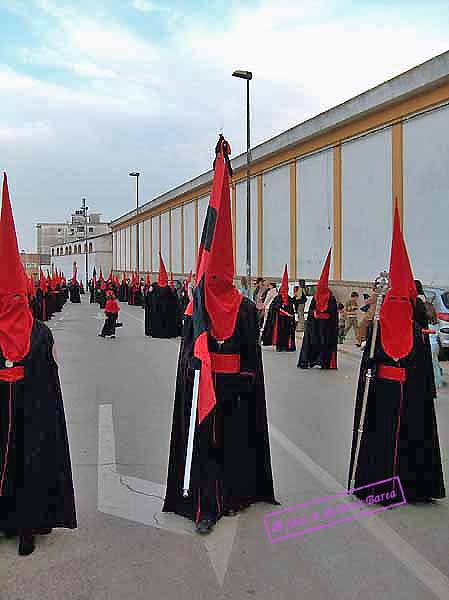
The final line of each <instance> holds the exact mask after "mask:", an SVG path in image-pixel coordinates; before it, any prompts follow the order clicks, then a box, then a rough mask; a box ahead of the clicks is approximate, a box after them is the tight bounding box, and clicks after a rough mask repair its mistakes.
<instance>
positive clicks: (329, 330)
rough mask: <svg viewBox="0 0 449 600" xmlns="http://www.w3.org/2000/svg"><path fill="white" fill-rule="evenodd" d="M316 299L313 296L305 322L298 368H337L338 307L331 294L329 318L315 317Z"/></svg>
mask: <svg viewBox="0 0 449 600" xmlns="http://www.w3.org/2000/svg"><path fill="white" fill-rule="evenodd" d="M315 309H316V301H315V298H313V300H312V302H311V303H310V307H309V314H308V316H307V321H306V324H305V331H304V338H303V341H302V347H301V352H300V354H299V359H298V367H299V368H300V369H308V368H309V367H314V366H316V365H319V366H320V367H321V368H322V369H336V368H337V342H338V308H337V301H336V300H335V297H334V296H333V295H332V296H331V297H330V299H329V304H328V307H327V312H328V313H329V314H330V318H329V319H316V318H315V316H314V311H315Z"/></svg>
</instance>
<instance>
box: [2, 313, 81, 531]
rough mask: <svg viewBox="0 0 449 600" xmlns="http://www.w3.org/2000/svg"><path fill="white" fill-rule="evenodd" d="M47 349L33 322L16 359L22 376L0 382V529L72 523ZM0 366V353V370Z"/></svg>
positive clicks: (54, 374)
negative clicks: (0, 477) (23, 352)
mask: <svg viewBox="0 0 449 600" xmlns="http://www.w3.org/2000/svg"><path fill="white" fill-rule="evenodd" d="M52 348H53V336H52V333H51V331H50V330H49V329H48V327H47V326H46V325H44V324H43V323H41V322H40V321H35V322H34V325H33V330H32V334H31V348H30V352H29V354H28V355H27V356H26V357H25V358H24V359H23V361H21V362H20V363H18V365H19V366H23V367H24V378H23V379H22V380H20V381H18V382H16V383H6V382H4V381H0V473H2V472H3V471H4V467H5V458H6V452H5V450H6V448H7V447H8V445H9V452H8V454H7V457H8V460H7V462H6V478H5V481H4V485H3V496H2V497H0V530H4V529H19V528H23V529H47V528H53V527H67V528H69V529H74V528H75V527H76V513H75V498H74V492H73V482H72V471H71V463H70V453H69V444H68V439H67V429H66V421H65V414H64V405H63V400H62V394H61V387H60V382H59V375H58V366H57V364H56V363H55V361H54V359H53V355H52ZM4 368H5V361H4V358H3V356H2V355H1V353H0V369H4ZM10 406H11V409H12V418H11V420H10V414H9V407H10ZM10 421H11V425H12V429H11V434H10V436H9V444H8V431H9V423H10Z"/></svg>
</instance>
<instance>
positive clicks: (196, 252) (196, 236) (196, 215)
mask: <svg viewBox="0 0 449 600" xmlns="http://www.w3.org/2000/svg"><path fill="white" fill-rule="evenodd" d="M193 214H194V215H195V263H197V262H198V199H197V198H195V200H194V201H193Z"/></svg>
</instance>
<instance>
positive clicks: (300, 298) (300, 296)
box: [294, 279, 307, 331]
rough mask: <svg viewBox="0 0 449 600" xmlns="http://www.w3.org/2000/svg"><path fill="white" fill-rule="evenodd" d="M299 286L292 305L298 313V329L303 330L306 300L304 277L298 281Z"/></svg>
mask: <svg viewBox="0 0 449 600" xmlns="http://www.w3.org/2000/svg"><path fill="white" fill-rule="evenodd" d="M298 283H299V286H298V289H297V290H296V292H295V299H294V305H295V310H296V313H297V315H298V327H297V329H298V331H304V309H305V306H306V302H307V292H306V282H305V281H304V279H300V280H299V281H298Z"/></svg>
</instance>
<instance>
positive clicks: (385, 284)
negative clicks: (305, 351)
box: [349, 271, 390, 491]
mask: <svg viewBox="0 0 449 600" xmlns="http://www.w3.org/2000/svg"><path fill="white" fill-rule="evenodd" d="M389 287H390V278H389V275H388V273H387V272H386V271H382V272H381V273H380V274H379V277H377V278H376V281H375V282H374V293H375V295H376V296H377V302H376V312H375V314H374V322H373V333H372V336H371V346H370V351H369V359H370V360H369V363H368V364H369V366H368V370H367V373H366V379H365V389H364V390H363V400H362V410H361V411H360V420H359V424H358V428H357V444H356V447H355V454H354V461H353V463H352V472H351V479H350V490H349V491H351V490H352V489H354V487H355V476H356V473H357V466H358V462H359V453H360V444H361V441H362V435H363V431H364V429H363V428H364V425H365V414H366V406H367V403H368V395H369V391H370V388H371V382H372V380H373V379H374V376H375V374H374V369H373V366H372V359H373V358H374V352H375V349H376V340H377V334H378V331H379V319H380V309H381V308H382V302H383V299H384V297H385V296H386V294H387V292H388V290H389Z"/></svg>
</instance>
